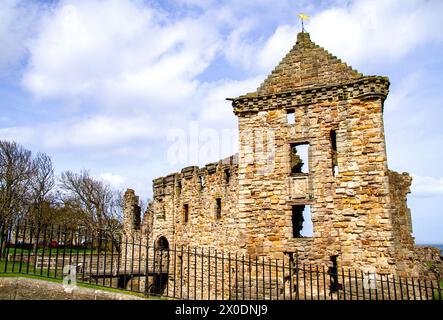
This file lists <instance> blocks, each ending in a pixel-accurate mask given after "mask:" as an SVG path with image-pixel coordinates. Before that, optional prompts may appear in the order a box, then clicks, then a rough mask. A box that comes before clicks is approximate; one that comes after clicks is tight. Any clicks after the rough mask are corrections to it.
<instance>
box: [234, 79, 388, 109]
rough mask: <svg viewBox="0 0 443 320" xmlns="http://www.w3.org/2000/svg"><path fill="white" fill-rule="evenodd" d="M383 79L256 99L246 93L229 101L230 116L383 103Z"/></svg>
mask: <svg viewBox="0 0 443 320" xmlns="http://www.w3.org/2000/svg"><path fill="white" fill-rule="evenodd" d="M389 85H390V82H389V79H388V78H387V77H380V76H369V77H362V78H360V79H358V80H353V81H349V82H345V83H337V84H331V85H327V86H321V87H308V88H299V89H294V90H292V91H288V92H280V93H275V94H264V95H259V94H257V93H250V94H247V95H244V96H240V97H238V98H230V99H228V100H231V101H232V105H233V107H234V113H235V114H236V115H240V114H243V113H256V112H259V111H267V110H273V109H282V108H283V109H286V110H293V109H294V108H297V107H301V106H306V105H312V104H317V103H322V102H338V101H344V100H353V99H357V100H371V99H381V100H382V101H384V100H385V99H386V97H387V95H388V93H389Z"/></svg>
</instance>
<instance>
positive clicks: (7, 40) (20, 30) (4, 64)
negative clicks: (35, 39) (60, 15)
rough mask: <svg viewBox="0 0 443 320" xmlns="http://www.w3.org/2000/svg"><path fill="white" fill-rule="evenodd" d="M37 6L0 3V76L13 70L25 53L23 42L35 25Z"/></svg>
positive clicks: (4, 0) (5, 0)
mask: <svg viewBox="0 0 443 320" xmlns="http://www.w3.org/2000/svg"><path fill="white" fill-rule="evenodd" d="M38 12H39V6H37V5H36V4H34V3H29V2H26V3H25V1H22V0H2V1H1V2H0V43H1V47H2V49H1V50H0V75H2V74H3V73H5V74H7V73H8V72H10V71H11V70H10V69H15V68H16V65H17V64H18V63H19V62H20V60H21V59H22V57H23V55H24V54H25V53H26V45H25V40H26V39H27V37H28V36H29V33H30V32H31V30H30V29H31V26H32V25H33V24H34V23H35V21H36V18H37V14H38Z"/></svg>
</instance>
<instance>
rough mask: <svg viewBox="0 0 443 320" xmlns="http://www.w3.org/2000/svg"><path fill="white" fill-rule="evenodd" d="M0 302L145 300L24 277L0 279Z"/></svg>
mask: <svg viewBox="0 0 443 320" xmlns="http://www.w3.org/2000/svg"><path fill="white" fill-rule="evenodd" d="M0 300H143V298H141V297H137V296H134V295H129V294H122V293H116V292H109V291H105V290H96V289H90V288H83V287H75V288H74V289H73V290H72V291H69V290H65V288H64V287H63V285H62V284H61V283H54V282H50V281H44V280H37V279H29V278H22V277H0Z"/></svg>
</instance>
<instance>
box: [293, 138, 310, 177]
mask: <svg viewBox="0 0 443 320" xmlns="http://www.w3.org/2000/svg"><path fill="white" fill-rule="evenodd" d="M290 146H291V155H290V159H291V174H295V175H296V174H300V173H305V174H307V173H309V165H308V164H309V159H308V154H309V143H291V145H290Z"/></svg>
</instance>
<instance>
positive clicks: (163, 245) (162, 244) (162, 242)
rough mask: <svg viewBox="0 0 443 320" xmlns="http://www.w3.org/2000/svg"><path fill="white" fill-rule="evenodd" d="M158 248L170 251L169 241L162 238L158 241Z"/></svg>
mask: <svg viewBox="0 0 443 320" xmlns="http://www.w3.org/2000/svg"><path fill="white" fill-rule="evenodd" d="M156 247H157V248H158V249H159V250H169V241H168V239H166V238H165V237H164V236H161V237H159V238H158V239H157V242H156Z"/></svg>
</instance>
